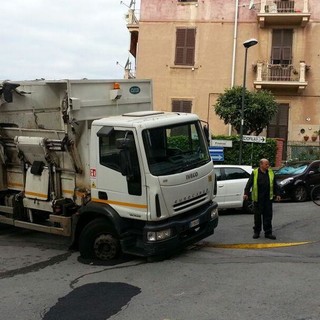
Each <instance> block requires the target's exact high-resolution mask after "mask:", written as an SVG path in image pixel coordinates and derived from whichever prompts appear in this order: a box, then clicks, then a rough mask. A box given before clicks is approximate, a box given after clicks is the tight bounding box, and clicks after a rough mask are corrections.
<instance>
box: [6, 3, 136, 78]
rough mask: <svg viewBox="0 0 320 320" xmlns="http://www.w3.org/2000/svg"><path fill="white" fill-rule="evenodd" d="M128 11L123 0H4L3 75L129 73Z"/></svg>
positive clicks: (105, 75) (116, 75)
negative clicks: (126, 17)
mask: <svg viewBox="0 0 320 320" xmlns="http://www.w3.org/2000/svg"><path fill="white" fill-rule="evenodd" d="M123 2H124V3H126V4H127V5H128V4H129V3H130V0H123ZM139 3H140V1H137V5H136V8H137V9H139ZM127 11H128V8H127V7H126V6H125V5H124V4H120V0H86V1H85V0H2V1H1V6H0V30H1V33H0V39H1V42H0V58H1V59H0V61H1V65H0V80H32V79H39V78H45V79H48V80H49V79H81V78H88V79H115V78H123V74H124V73H123V68H122V67H121V66H120V65H122V66H124V65H125V63H126V61H127V59H128V57H129V53H128V49H129V32H128V30H127V28H126V21H125V18H124V16H125V14H126V13H127ZM117 61H118V62H119V64H120V65H117V64H116V62H117ZM132 61H133V60H132Z"/></svg>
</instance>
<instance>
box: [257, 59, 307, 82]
mask: <svg viewBox="0 0 320 320" xmlns="http://www.w3.org/2000/svg"><path fill="white" fill-rule="evenodd" d="M254 67H255V68H256V71H257V79H256V81H295V82H305V72H306V68H307V66H306V64H305V62H300V64H299V67H298V68H295V67H294V65H292V64H287V65H283V64H271V63H268V62H257V64H256V65H254Z"/></svg>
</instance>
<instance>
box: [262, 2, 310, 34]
mask: <svg viewBox="0 0 320 320" xmlns="http://www.w3.org/2000/svg"><path fill="white" fill-rule="evenodd" d="M308 6H309V0H289V1H280V0H277V1H271V0H261V7H260V12H258V14H257V16H258V21H259V25H260V27H261V28H264V27H266V26H274V25H281V26H283V25H286V26H287V25H290V26H292V25H295V26H301V27H304V26H305V25H306V24H307V23H308V22H309V19H310V15H311V14H310V12H309V9H308Z"/></svg>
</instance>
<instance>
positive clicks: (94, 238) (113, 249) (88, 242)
mask: <svg viewBox="0 0 320 320" xmlns="http://www.w3.org/2000/svg"><path fill="white" fill-rule="evenodd" d="M79 251H80V254H81V256H82V257H83V258H86V259H99V260H103V261H108V260H112V259H114V258H116V257H117V256H119V254H120V251H121V250H120V243H119V240H118V238H117V233H116V231H115V230H114V229H113V228H112V226H111V225H110V224H109V223H108V221H106V219H95V220H93V221H91V222H90V223H88V224H87V225H86V226H85V227H84V228H83V230H82V232H81V234H80V238H79Z"/></svg>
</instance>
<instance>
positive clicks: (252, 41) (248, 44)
mask: <svg viewBox="0 0 320 320" xmlns="http://www.w3.org/2000/svg"><path fill="white" fill-rule="evenodd" d="M257 43H258V40H256V39H249V40H246V41H245V42H244V43H243V46H244V47H245V49H246V50H245V55H244V72H243V85H242V99H241V119H240V120H241V123H240V148H239V164H242V139H243V122H244V119H243V118H244V96H245V92H246V74H247V57H248V49H249V48H250V47H252V46H255V45H256V44H257Z"/></svg>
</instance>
